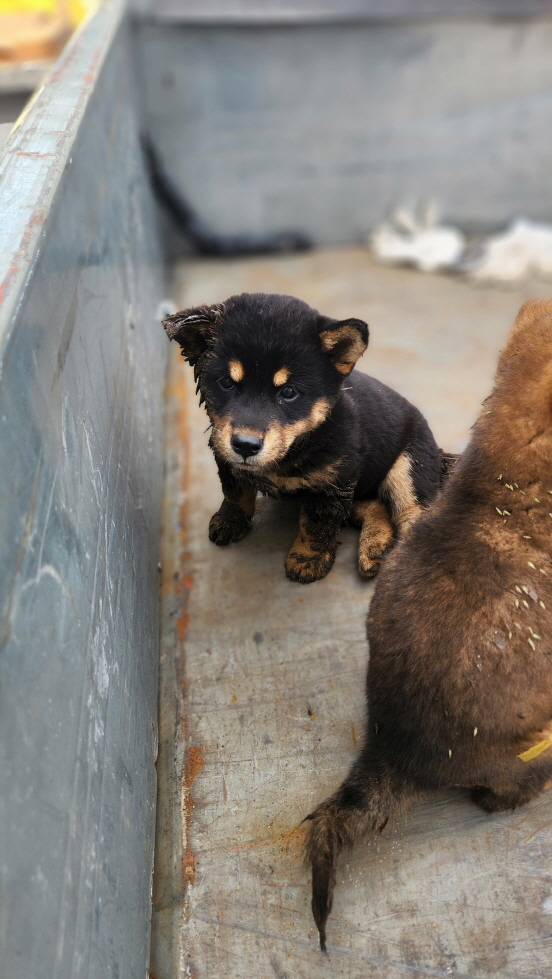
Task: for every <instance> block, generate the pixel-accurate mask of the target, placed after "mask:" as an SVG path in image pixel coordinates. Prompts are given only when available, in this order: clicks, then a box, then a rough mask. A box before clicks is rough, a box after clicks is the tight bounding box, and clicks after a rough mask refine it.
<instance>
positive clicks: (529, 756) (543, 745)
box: [517, 734, 552, 761]
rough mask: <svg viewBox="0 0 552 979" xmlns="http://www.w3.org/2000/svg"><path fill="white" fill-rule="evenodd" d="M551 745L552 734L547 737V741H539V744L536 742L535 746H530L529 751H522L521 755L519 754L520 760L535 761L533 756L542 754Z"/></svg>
mask: <svg viewBox="0 0 552 979" xmlns="http://www.w3.org/2000/svg"><path fill="white" fill-rule="evenodd" d="M550 745H552V734H551V735H550V737H549V738H547V739H546V741H539V743H538V744H534V745H533V747H532V748H528V749H527V751H522V753H521V755H518V756H517V757H518V758H519V759H520V761H533V758H536V757H537V756H538V755H541V754H542V752H543V751H546V749H547V748H549V747H550Z"/></svg>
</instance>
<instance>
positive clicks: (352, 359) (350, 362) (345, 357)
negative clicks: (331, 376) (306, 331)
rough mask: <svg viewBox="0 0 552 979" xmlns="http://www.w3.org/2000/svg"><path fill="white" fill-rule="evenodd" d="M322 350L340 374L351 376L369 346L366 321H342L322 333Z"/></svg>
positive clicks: (326, 327) (331, 325)
mask: <svg viewBox="0 0 552 979" xmlns="http://www.w3.org/2000/svg"><path fill="white" fill-rule="evenodd" d="M319 335H320V343H321V344H322V350H324V352H325V353H327V354H328V356H329V358H330V360H331V361H332V363H333V365H334V367H335V368H336V369H337V370H338V371H339V372H340V374H350V372H351V371H352V369H353V367H354V366H355V364H356V362H357V360H358V358H359V357H360V356H362V354H363V353H364V351H365V350H366V347H367V346H368V324H367V323H365V322H364V320H355V319H350V320H341V321H340V322H338V323H331V324H330V325H329V326H325V328H324V329H323V330H322V331H321V333H320V334H319Z"/></svg>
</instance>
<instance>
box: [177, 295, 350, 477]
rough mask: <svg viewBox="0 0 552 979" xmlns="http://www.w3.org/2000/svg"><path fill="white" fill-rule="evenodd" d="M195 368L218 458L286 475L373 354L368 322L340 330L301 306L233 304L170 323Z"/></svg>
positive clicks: (288, 302)
mask: <svg viewBox="0 0 552 979" xmlns="http://www.w3.org/2000/svg"><path fill="white" fill-rule="evenodd" d="M164 326H165V329H166V331H167V334H168V336H169V337H170V338H171V339H174V340H176V341H177V343H179V344H180V346H181V347H182V354H183V356H184V357H186V359H187V360H188V361H189V362H190V363H191V364H192V365H193V366H194V370H195V373H196V378H197V380H198V387H199V389H200V391H201V396H202V398H203V399H204V400H205V404H206V407H207V411H208V413H209V417H210V419H211V422H212V425H213V435H212V439H213V444H214V447H215V449H216V451H217V453H218V454H219V455H221V456H223V458H225V459H226V460H227V461H228V462H230V463H231V464H232V465H234V466H237V467H242V468H247V469H250V470H263V469H269V468H270V467H272V466H274V465H277V464H278V463H279V462H280V461H281V460H283V459H284V458H285V456H286V455H287V454H288V452H289V451H290V449H291V448H292V446H294V445H295V444H296V443H297V441H298V440H300V439H301V438H302V437H303V436H306V435H308V433H309V432H311V431H313V430H314V429H316V428H318V426H319V425H321V424H322V423H323V422H324V421H325V419H326V418H327V416H328V414H329V413H330V411H331V409H332V407H333V405H334V404H335V402H336V399H337V398H338V396H339V393H340V390H341V385H342V383H343V381H344V379H345V378H346V376H347V375H348V374H349V373H350V372H351V370H352V369H353V367H354V365H355V363H356V361H357V360H358V358H359V357H360V356H361V354H363V353H364V351H365V350H366V347H367V344H368V327H367V325H366V323H364V322H363V321H362V320H357V319H348V320H341V321H338V320H332V319H329V318H328V317H327V316H321V315H320V313H318V312H316V310H314V309H311V307H310V306H307V304H306V303H304V302H301V300H299V299H294V298H293V297H291V296H281V295H265V294H263V293H256V294H248V293H244V294H243V295H241V296H232V297H231V298H230V299H228V300H227V301H226V302H225V303H222V304H218V305H216V306H201V307H197V308H195V309H187V310H183V311H182V312H180V313H176V314H175V315H174V316H169V317H168V318H167V319H166V320H165V321H164Z"/></svg>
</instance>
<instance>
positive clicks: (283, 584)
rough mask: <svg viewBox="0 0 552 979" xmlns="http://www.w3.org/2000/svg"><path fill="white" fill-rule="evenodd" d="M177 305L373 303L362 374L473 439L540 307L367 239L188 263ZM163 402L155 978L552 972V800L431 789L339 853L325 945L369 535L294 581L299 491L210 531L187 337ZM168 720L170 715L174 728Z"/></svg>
mask: <svg viewBox="0 0 552 979" xmlns="http://www.w3.org/2000/svg"><path fill="white" fill-rule="evenodd" d="M179 289H180V292H179V304H180V305H182V306H184V305H194V304H195V303H198V302H204V301H209V302H213V301H217V300H221V299H224V298H226V297H227V296H228V295H229V294H231V293H233V292H239V291H242V290H248V291H253V290H264V291H270V290H272V291H274V290H275V291H281V292H291V293H294V294H296V295H300V296H301V297H302V298H304V299H306V300H307V301H309V302H311V303H312V304H313V305H316V306H318V307H319V308H321V309H323V310H324V312H326V313H329V314H330V315H335V316H339V317H345V316H351V315H356V316H362V317H365V318H366V319H367V320H368V322H369V323H370V325H371V328H372V342H371V346H370V347H369V348H368V352H367V354H366V355H365V358H364V359H363V362H362V364H361V367H362V368H363V369H365V370H368V371H371V372H373V373H374V374H376V375H377V376H380V377H382V379H385V380H387V381H388V382H390V383H392V384H394V385H395V386H396V387H398V388H399V390H402V391H403V392H404V393H406V394H407V395H408V396H409V397H411V398H412V399H413V400H415V401H416V402H417V403H418V404H419V405H420V406H421V407H422V408H423V410H424V411H425V412H426V414H427V416H428V417H429V418H430V420H431V422H432V424H433V425H434V427H435V430H436V432H437V435H438V438H439V441H440V443H441V444H442V445H443V447H445V448H461V447H462V445H463V444H464V443H465V440H466V438H467V436H468V431H469V426H470V424H471V423H472V421H473V420H474V418H475V415H476V413H477V409H478V405H479V402H480V400H481V399H482V398H483V397H484V396H485V394H486V393H487V391H488V389H489V385H490V382H491V378H492V374H493V370H494V366H495V362H496V355H497V351H498V348H499V346H500V344H501V342H502V340H503V338H504V336H505V335H506V332H507V330H508V328H509V326H510V323H511V321H512V319H513V316H514V314H515V312H516V310H517V308H518V306H519V304H520V302H521V301H523V299H525V298H527V297H528V296H532V295H546V294H547V291H548V290H547V287H546V285H545V284H542V283H540V284H539V283H530V284H528V285H527V286H525V287H524V288H523V289H520V290H517V291H514V292H505V293H500V292H494V291H485V290H481V289H478V290H473V289H471V288H469V287H468V286H466V285H465V284H463V283H460V282H457V281H454V280H452V279H446V278H441V277H435V276H421V275H419V274H416V273H412V272H408V271H395V270H389V269H383V268H378V267H376V266H374V265H372V264H371V263H370V261H369V260H368V259H367V257H366V254H365V253H364V252H363V251H362V250H360V249H343V250H333V251H327V252H319V253H314V254H312V255H306V256H304V257H301V258H293V259H290V258H279V259H274V260H271V261H266V260H256V261H250V262H244V261H234V262H228V263H217V262H213V261H201V262H197V263H195V264H187V265H184V266H182V267H181V269H180V272H179ZM173 353H174V357H173V366H172V373H171V381H170V385H169V397H168V400H167V406H168V407H167V432H168V440H167V450H166V453H167V454H166V460H167V472H168V482H167V501H166V510H165V531H164V557H163V563H164V575H163V577H164V589H163V590H164V625H163V646H162V648H163V665H162V687H161V710H162V717H161V724H162V731H163V730H164V737H162V741H161V749H162V750H161V754H160V765H159V774H160V780H161V805H160V821H159V833H158V844H157V845H158V849H157V854H158V862H157V875H156V881H155V890H154V902H155V903H154V908H155V911H154V956H153V960H152V974H153V975H154V976H155V977H156V979H176V977H178V979H184V977H192V976H193V977H194V979H227V977H228V976H232V977H233V979H234V977H239V976H244V977H245V976H247V977H255V979H302V977H305V979H312V977H313V976H315V975H316V976H320V977H328V979H329V977H341V976H343V977H346V979H365V977H367V976H373V977H377V979H407V977H413V976H437V977H448V976H458V977H462V979H488V977H490V976H497V977H501V979H520V977H523V979H544V977H549V976H550V954H551V951H552V948H551V946H552V916H551V915H552V869H551V864H550V852H551V850H552V795H550V794H548V795H544V796H542V797H541V798H540V799H539V800H537V801H536V802H535V803H533V804H532V805H531V806H529V807H527V808H525V809H523V810H520V811H518V812H516V813H514V814H504V815H499V816H492V817H491V816H487V815H486V814H484V813H483V812H481V811H480V810H478V809H477V808H475V807H474V806H473V805H472V803H471V802H470V800H469V798H468V797H467V795H466V794H465V793H463V792H460V791H459V792H457V793H453V792H450V793H442V794H435V795H434V796H432V797H429V798H427V799H424V800H422V801H421V802H419V803H418V804H417V805H416V806H414V807H413V808H412V809H411V810H410V812H409V813H408V815H407V816H406V817H404V818H401V819H399V820H397V821H396V822H395V824H394V825H392V826H390V827H388V828H387V829H386V830H385V831H384V833H383V834H382V835H381V837H378V838H377V839H372V840H370V841H369V842H366V843H359V844H358V845H357V846H356V847H355V849H354V851H353V853H352V855H351V856H350V857H349V858H348V859H344V860H342V861H341V865H340V869H339V874H338V886H337V889H336V897H335V904H334V911H333V914H332V916H331V919H330V926H329V953H330V954H329V958H324V957H322V956H321V955H320V953H319V951H318V948H317V940H316V935H315V933H314V930H313V926H312V920H311V915H310V907H309V905H310V894H309V878H308V874H307V872H306V871H305V869H304V867H303V866H302V862H301V856H300V844H301V829H300V828H298V827H299V823H300V821H301V819H302V818H303V817H304V816H305V815H306V814H307V813H308V812H309V811H310V810H311V809H312V808H313V806H314V805H315V804H316V803H317V802H318V801H320V800H321V799H322V798H324V797H325V796H326V795H327V794H328V793H329V792H330V791H332V790H333V789H334V788H335V787H336V786H337V785H338V784H339V782H340V780H341V778H342V777H343V775H344V773H345V771H346V769H347V766H348V765H349V763H350V761H351V759H352V758H353V757H354V754H355V751H356V749H357V747H358V742H359V737H360V733H361V730H362V718H363V684H364V674H365V667H366V660H367V648H366V644H365V640H364V619H365V614H366V610H367V606H368V603H369V600H370V596H371V594H372V590H373V586H372V585H371V584H370V583H367V582H363V581H361V580H360V579H359V578H358V577H357V575H356V573H355V544H356V534H355V533H354V532H353V531H352V530H350V529H346V530H344V531H343V534H342V540H343V544H342V546H341V547H340V549H339V551H338V558H337V561H336V565H335V567H334V569H333V570H332V572H331V573H330V574H329V576H328V577H327V578H326V579H324V580H323V581H321V582H316V583H315V584H313V585H308V586H300V585H296V584H294V583H292V582H289V581H287V579H286V578H285V575H284V570H283V563H284V558H285V554H286V550H287V548H288V546H289V544H290V543H291V541H292V540H293V537H294V533H295V524H296V520H297V514H296V512H295V508H294V505H293V504H291V503H288V504H285V503H280V502H277V501H265V500H261V501H260V502H259V513H258V514H257V516H256V518H255V522H254V529H253V531H252V532H251V534H250V535H249V536H248V537H246V538H245V539H244V540H243V541H241V542H239V543H238V544H235V545H232V546H231V547H229V548H217V547H215V546H214V545H212V544H210V543H209V541H208V538H207V525H208V520H209V517H210V516H211V514H212V513H213V512H214V511H215V509H217V508H218V506H219V503H220V489H219V485H218V481H217V477H216V472H215V466H214V462H213V459H212V457H211V455H210V453H209V450H208V449H207V434H206V433H205V429H206V417H205V414H204V412H203V409H200V408H199V407H198V405H197V399H196V397H195V394H194V391H193V384H192V380H191V377H190V374H191V371H190V370H189V368H187V367H186V366H185V365H184V364H183V362H182V359H181V358H179V357H178V356H177V351H176V350H175V351H174V352H173ZM163 725H164V728H163Z"/></svg>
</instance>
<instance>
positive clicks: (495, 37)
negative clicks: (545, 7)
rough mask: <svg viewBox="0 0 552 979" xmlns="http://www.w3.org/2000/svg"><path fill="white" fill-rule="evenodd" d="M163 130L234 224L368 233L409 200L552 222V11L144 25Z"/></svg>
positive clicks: (153, 115) (167, 154)
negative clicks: (486, 18)
mask: <svg viewBox="0 0 552 979" xmlns="http://www.w3.org/2000/svg"><path fill="white" fill-rule="evenodd" d="M141 39H142V45H143V72H144V84H145V93H146V101H147V110H148V117H149V122H150V127H151V130H152V132H153V135H154V137H155V140H156V144H157V146H158V148H159V149H160V151H161V153H162V155H163V158H164V161H165V165H166V167H167V168H168V170H169V171H170V172H171V174H172V176H173V177H174V178H175V180H176V181H177V182H178V184H179V186H180V187H181V189H182V191H183V193H184V194H185V195H186V196H187V198H188V199H189V201H190V203H191V204H192V205H193V206H194V207H195V209H196V210H197V211H198V213H199V214H200V215H201V216H202V217H203V218H204V219H205V221H206V222H207V223H208V225H209V226H210V227H211V228H213V229H214V230H217V231H219V232H220V233H235V232H238V231H240V232H251V233H261V232H266V231H267V230H282V231H283V230H287V229H289V228H290V227H293V228H298V229H299V230H303V231H305V232H307V233H308V234H310V235H311V236H312V237H313V239H314V240H315V241H317V242H322V243H324V242H326V243H332V242H335V243H346V242H351V241H358V240H360V239H362V238H363V237H364V236H365V235H366V234H367V232H368V231H369V229H370V228H371V227H372V226H373V225H374V224H375V223H376V222H377V221H378V220H380V219H381V218H382V217H383V216H384V215H385V214H386V213H388V211H389V209H390V208H391V207H392V206H394V205H396V204H397V202H404V201H406V202H409V201H410V202H412V201H416V200H419V199H420V198H424V197H432V198H437V200H438V202H439V204H440V205H441V207H442V209H443V212H444V214H445V216H446V217H447V218H449V219H451V220H453V221H455V222H457V223H458V224H460V225H461V226H463V227H465V228H468V229H469V228H471V229H474V228H483V229H486V228H495V227H496V226H498V225H501V224H503V223H504V222H505V221H506V220H508V219H509V218H510V217H511V216H512V215H514V214H516V213H524V214H526V215H528V216H529V217H532V218H534V219H546V220H552V184H551V182H550V178H549V175H550V172H551V171H552V141H551V140H550V138H549V134H550V132H551V131H552V58H551V57H550V51H551V50H552V21H551V20H543V21H540V22H526V23H516V24H514V23H511V22H500V23H498V22H497V23H488V22H483V21H480V22H476V23H467V22H462V23H451V22H448V23H445V22H442V23H418V24H395V25H382V24H380V25H369V24H357V25H354V26H353V25H344V24H341V25H333V26H330V25H311V26H308V25H307V26H305V25H303V26H296V27H264V28H263V27H224V26H222V27H215V26H213V27H198V26H186V27H180V28H179V27H177V26H171V27H170V28H168V27H161V26H160V25H146V26H144V27H143V28H142V34H141Z"/></svg>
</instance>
